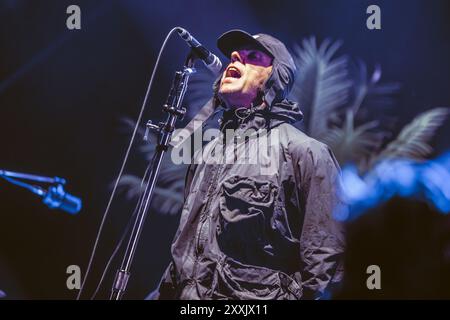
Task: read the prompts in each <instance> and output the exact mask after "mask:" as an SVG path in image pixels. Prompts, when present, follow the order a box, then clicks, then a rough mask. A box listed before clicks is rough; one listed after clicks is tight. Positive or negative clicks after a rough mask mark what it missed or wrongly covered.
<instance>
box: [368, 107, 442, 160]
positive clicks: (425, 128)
mask: <svg viewBox="0 0 450 320" xmlns="http://www.w3.org/2000/svg"><path fill="white" fill-rule="evenodd" d="M449 110H450V109H449V108H434V109H431V110H428V111H426V112H424V113H422V114H420V115H418V116H416V117H415V118H414V119H413V121H411V122H410V123H409V124H408V125H406V126H405V127H404V128H403V129H402V130H401V131H400V133H399V135H398V136H397V138H396V139H395V140H394V141H392V142H390V143H389V144H388V145H387V146H386V148H385V149H384V150H383V151H382V152H380V153H379V154H378V155H377V156H376V157H374V158H373V159H372V160H371V164H372V165H373V164H375V163H376V162H378V161H379V160H381V159H384V158H411V159H417V160H422V159H424V158H425V157H426V156H427V155H429V154H430V153H431V152H432V150H433V149H432V148H431V146H430V145H429V144H428V142H429V140H430V139H431V138H432V137H433V135H434V134H435V132H436V130H437V129H438V128H439V127H440V126H441V125H442V123H443V122H444V121H445V119H446V118H447V116H448V114H449Z"/></svg>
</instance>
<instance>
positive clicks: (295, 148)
mask: <svg viewBox="0 0 450 320" xmlns="http://www.w3.org/2000/svg"><path fill="white" fill-rule="evenodd" d="M301 117H302V115H301V112H300V110H299V108H298V106H297V104H295V103H292V102H290V101H287V100H282V101H281V102H279V103H275V104H273V105H272V106H271V108H270V109H267V108H266V109H262V108H252V109H251V110H250V111H248V112H247V114H246V115H245V119H241V118H243V117H240V118H238V117H236V113H235V112H233V111H227V112H225V113H224V117H223V122H222V126H221V129H222V130H224V129H226V128H233V129H237V131H236V135H238V136H239V135H240V134H241V133H245V132H247V130H248V129H254V130H256V132H261V130H263V129H266V131H267V137H271V136H272V135H273V134H275V132H276V134H277V138H278V139H277V140H276V141H277V143H275V144H272V145H270V154H269V158H270V161H271V163H272V164H273V163H276V164H277V168H276V170H275V171H273V172H272V173H268V172H267V171H263V170H262V169H264V168H262V167H261V166H260V165H251V164H223V163H218V164H205V163H200V164H192V165H190V167H189V170H188V173H187V176H186V185H185V204H184V207H183V210H182V213H181V218H180V225H179V227H178V231H177V233H176V235H175V238H174V241H173V244H172V247H171V252H172V261H171V262H170V264H169V266H168V267H167V269H166V271H165V273H164V275H163V277H162V279H161V282H160V284H159V288H158V294H157V297H158V298H159V299H315V298H321V297H324V294H325V293H326V292H327V290H328V289H329V288H330V287H331V286H332V285H333V284H335V283H337V282H339V280H340V279H341V277H342V263H341V259H342V252H343V248H344V237H343V232H342V227H341V225H339V224H338V223H337V222H336V221H335V220H334V219H333V218H332V211H333V207H334V206H335V205H337V204H338V199H337V197H336V194H335V181H336V179H337V178H338V175H339V167H338V164H337V162H336V160H335V158H334V156H333V154H332V152H331V151H330V149H329V148H328V147H327V146H326V145H325V144H323V143H321V142H318V141H317V140H314V139H312V138H310V137H308V136H307V135H306V134H304V133H303V132H301V131H300V130H298V129H297V128H295V127H294V126H293V125H292V123H293V122H295V121H297V120H299V119H301ZM227 143H229V141H227V140H225V139H224V138H223V137H218V138H216V139H214V140H212V141H211V142H209V143H208V145H207V146H206V149H208V148H211V147H214V146H217V145H220V144H222V145H227ZM204 160H205V159H204Z"/></svg>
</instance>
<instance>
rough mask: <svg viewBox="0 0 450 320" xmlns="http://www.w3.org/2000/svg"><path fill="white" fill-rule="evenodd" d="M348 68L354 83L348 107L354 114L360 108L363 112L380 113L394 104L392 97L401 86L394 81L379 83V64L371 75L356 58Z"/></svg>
mask: <svg viewBox="0 0 450 320" xmlns="http://www.w3.org/2000/svg"><path fill="white" fill-rule="evenodd" d="M350 70H351V75H352V79H354V85H353V88H352V102H351V104H350V105H349V108H351V109H352V110H353V113H354V114H355V115H356V114H357V113H358V112H359V111H360V110H363V111H364V113H370V111H374V112H377V114H380V111H381V110H387V109H389V108H391V107H393V106H394V104H395V99H394V97H395V95H396V94H397V93H398V92H399V89H400V87H401V86H400V84H399V83H394V82H389V83H380V79H381V75H382V70H381V67H380V65H376V66H375V69H374V71H373V73H372V75H371V76H369V75H368V72H367V66H366V64H365V63H364V62H363V61H362V60H360V59H358V60H357V61H356V63H352V64H351V65H350Z"/></svg>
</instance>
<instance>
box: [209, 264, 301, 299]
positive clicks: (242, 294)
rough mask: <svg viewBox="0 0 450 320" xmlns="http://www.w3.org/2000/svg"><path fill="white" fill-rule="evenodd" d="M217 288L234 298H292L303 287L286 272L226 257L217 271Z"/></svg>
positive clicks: (299, 293)
mask: <svg viewBox="0 0 450 320" xmlns="http://www.w3.org/2000/svg"><path fill="white" fill-rule="evenodd" d="M219 274H220V275H219V281H218V283H217V285H218V286H219V288H218V289H219V291H220V292H223V293H225V294H226V295H228V296H230V297H232V298H233V299H257V300H274V299H277V300H295V299H300V298H301V296H302V289H301V287H300V285H299V284H298V283H297V281H296V280H294V279H293V278H291V277H290V276H289V275H287V274H285V273H283V272H280V271H276V270H271V269H269V268H264V267H258V266H252V265H245V264H242V263H240V262H237V261H235V260H233V259H230V258H225V259H224V261H223V263H222V264H221V266H220V271H219Z"/></svg>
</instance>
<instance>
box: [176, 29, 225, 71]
mask: <svg viewBox="0 0 450 320" xmlns="http://www.w3.org/2000/svg"><path fill="white" fill-rule="evenodd" d="M177 32H178V34H179V35H180V37H181V38H182V39H183V40H184V41H186V43H187V44H188V45H189V46H190V47H191V48H192V51H194V53H195V54H196V55H197V57H198V58H200V59H201V60H202V61H203V63H204V64H205V66H206V67H207V68H208V69H209V70H210V71H211V72H212V73H214V74H215V75H218V74H219V73H220V70H221V69H222V62H221V61H220V59H219V58H218V57H217V56H216V55H215V54H213V53H212V52H211V51H209V50H208V49H206V48H205V47H204V46H203V45H202V44H201V43H200V42H198V41H197V39H195V38H194V37H193V36H192V35H191V34H190V33H189V32H188V31H187V30H186V29H183V28H181V27H177Z"/></svg>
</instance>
